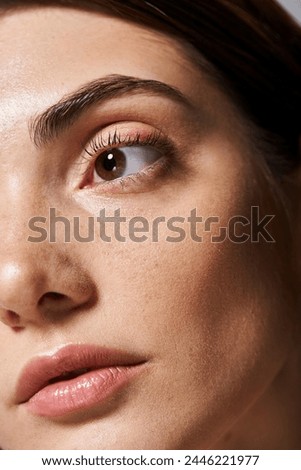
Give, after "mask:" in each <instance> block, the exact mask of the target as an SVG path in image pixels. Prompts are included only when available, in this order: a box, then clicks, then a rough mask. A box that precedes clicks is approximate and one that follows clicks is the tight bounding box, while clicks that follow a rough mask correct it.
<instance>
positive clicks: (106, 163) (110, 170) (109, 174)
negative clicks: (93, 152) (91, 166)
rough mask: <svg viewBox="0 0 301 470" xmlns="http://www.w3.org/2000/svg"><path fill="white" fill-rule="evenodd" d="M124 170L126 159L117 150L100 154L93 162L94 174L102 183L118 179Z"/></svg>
mask: <svg viewBox="0 0 301 470" xmlns="http://www.w3.org/2000/svg"><path fill="white" fill-rule="evenodd" d="M125 168H126V157H125V155H124V153H123V151H122V150H120V149H118V148H116V149H111V150H110V151H107V152H103V153H101V154H100V155H99V156H98V157H97V159H96V161H95V172H96V174H97V176H99V178H101V179H102V180H104V181H111V180H114V179H116V178H120V177H121V176H123V173H124V170H125Z"/></svg>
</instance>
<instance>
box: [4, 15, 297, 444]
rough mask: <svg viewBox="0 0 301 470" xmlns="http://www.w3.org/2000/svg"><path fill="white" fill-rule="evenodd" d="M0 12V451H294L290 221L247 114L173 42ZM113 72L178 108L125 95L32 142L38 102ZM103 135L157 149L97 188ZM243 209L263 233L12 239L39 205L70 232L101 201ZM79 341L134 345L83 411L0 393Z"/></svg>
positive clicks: (99, 18)
mask: <svg viewBox="0 0 301 470" xmlns="http://www.w3.org/2000/svg"><path fill="white" fill-rule="evenodd" d="M0 21H1V23H0V40H1V42H2V44H5V47H2V48H1V50H0V64H1V70H2V71H3V73H2V74H1V79H0V83H1V96H0V104H1V105H0V135H1V143H2V145H1V154H0V191H1V201H0V210H1V220H2V227H3V228H4V229H3V230H2V233H1V252H0V260H1V262H0V280H1V282H0V305H1V312H0V313H1V320H2V322H1V323H0V354H1V361H2V368H1V376H0V445H1V447H2V448H3V449H79V448H86V449H135V448H136V449H196V448H211V449H214V448H215V449H221V448H223V447H224V448H238V449H239V448H240V449H252V448H271V449H275V448H298V445H300V434H301V433H300V428H299V423H300V405H298V402H299V398H298V397H299V396H300V388H301V383H300V379H299V378H298V377H299V375H300V374H299V371H300V359H299V357H300V356H299V351H298V350H297V348H296V346H295V344H297V343H298V334H299V333H298V331H299V319H298V313H299V312H298V311H297V307H296V306H297V301H298V299H297V294H296V292H297V286H296V285H295V283H296V281H295V277H294V271H293V267H292V263H291V253H290V248H289V247H290V245H291V231H290V227H289V221H288V216H287V214H286V211H285V210H284V209H283V205H282V203H281V201H280V199H279V198H278V196H277V192H275V191H274V189H273V184H271V182H270V177H269V176H267V170H266V168H265V165H264V158H263V156H262V155H260V154H259V153H258V152H256V150H255V146H254V145H253V143H252V139H251V134H252V135H253V136H254V131H253V130H252V127H251V125H250V123H248V122H247V119H246V118H245V117H244V116H243V115H242V113H241V112H240V111H239V109H238V108H237V107H236V106H235V105H234V103H232V101H231V100H230V99H229V98H228V97H227V96H226V94H225V93H224V92H222V91H221V90H219V89H218V87H217V85H216V84H214V83H212V82H211V81H210V79H209V78H208V77H207V75H206V74H205V73H202V72H201V71H200V69H199V68H197V66H196V65H194V63H193V62H192V61H191V60H190V59H189V56H188V55H186V54H185V46H184V45H181V44H180V42H178V41H176V40H175V39H173V38H171V37H168V36H165V35H163V34H162V35H161V34H159V33H158V32H154V31H151V30H149V29H147V28H144V27H142V26H138V25H134V24H131V23H128V22H126V21H123V20H120V19H117V18H112V17H109V16H105V15H103V14H98V13H88V12H84V11H80V10H71V9H64V8H56V7H47V8H30V9H24V10H20V11H11V12H10V13H3V15H2V16H1V20H0ZM115 74H118V75H121V76H125V77H136V78H139V79H142V80H152V81H154V80H155V81H160V82H162V83H164V84H167V85H169V86H171V87H174V88H175V89H177V90H179V91H180V93H181V94H182V95H184V96H185V99H186V101H187V102H185V103H184V102H182V101H181V100H180V99H176V98H173V97H172V96H166V95H164V94H162V93H159V92H155V91H150V90H144V91H142V90H140V91H138V90H136V91H135V92H133V91H130V92H125V93H123V94H122V95H120V96H116V97H112V98H109V99H106V100H104V101H103V102H102V103H101V104H99V103H95V104H93V105H92V106H90V107H89V108H87V109H85V110H83V112H82V113H81V114H79V115H77V116H76V118H75V119H74V120H73V122H72V123H70V124H69V126H67V127H63V126H62V127H61V129H60V131H59V132H58V133H57V135H54V136H53V138H52V139H50V140H49V141H47V142H44V143H39V144H38V145H36V144H35V143H34V142H33V135H32V126H33V123H34V122H35V123H36V122H37V119H38V117H39V115H40V114H41V113H44V112H45V110H46V109H48V108H49V107H51V106H53V105H55V104H56V103H57V102H58V101H59V100H61V99H62V98H63V97H65V98H66V96H70V94H72V93H74V92H76V91H77V90H78V89H80V88H81V87H82V86H84V85H86V84H88V83H92V82H94V81H95V80H100V79H102V78H106V79H107V77H111V76H112V75H115ZM116 133H118V135H119V141H121V142H124V141H126V139H129V137H131V136H137V135H139V136H140V139H141V140H142V139H143V138H145V136H146V137H147V138H150V137H149V136H153V135H156V136H158V135H160V137H163V139H164V143H165V147H164V149H165V151H164V152H163V156H162V158H161V160H160V158H159V156H161V154H162V150H160V149H158V148H157V147H158V142H159V140H157V141H156V140H155V139H154V143H153V147H155V149H157V151H158V155H159V156H158V159H157V161H158V163H157V165H154V166H153V167H152V168H151V169H150V171H146V169H145V172H144V173H143V174H141V175H140V176H139V177H137V178H134V177H130V178H127V179H124V180H123V181H122V183H120V181H117V180H116V181H115V182H114V181H113V182H112V181H111V182H109V183H104V182H99V179H97V178H95V173H93V164H94V163H95V159H96V156H95V157H94V160H93V156H92V157H91V158H89V153H91V154H93V152H92V150H93V147H95V142H96V143H108V142H111V141H112V136H114V135H115V134H116ZM91 141H92V142H91ZM93 142H94V144H93ZM166 142H168V145H167V146H166ZM139 143H140V141H139V142H138V146H139ZM119 146H120V145H119ZM85 148H86V149H87V151H85ZM129 148H130V147H129ZM167 148H168V149H172V150H169V151H167V150H166V149H167ZM100 152H101V151H98V154H99V153H100ZM141 152H143V147H141ZM98 154H97V155H98ZM129 154H130V153H129ZM142 155H144V154H143V153H142ZM159 160H160V161H159ZM160 162H161V163H160ZM251 206H259V207H260V214H262V216H264V215H265V214H275V218H274V219H273V221H272V222H271V224H270V226H269V229H270V231H271V233H272V235H273V237H274V238H275V240H276V242H275V243H267V242H264V241H263V240H261V241H260V243H250V241H249V242H246V243H233V242H232V241H230V240H225V241H224V242H222V243H212V242H211V240H210V234H209V233H208V232H204V227H203V226H201V227H200V228H199V229H198V234H199V235H200V236H203V242H201V243H197V242H195V241H193V240H191V238H190V237H189V236H187V237H186V239H185V240H184V241H183V242H180V243H168V242H166V240H165V239H166V232H167V228H166V226H165V225H163V224H162V225H161V226H160V230H159V240H158V242H152V241H151V240H147V241H146V242H143V243H134V242H133V241H127V242H126V243H122V242H119V241H118V240H114V239H113V238H112V241H111V242H110V243H105V242H103V241H102V240H99V239H96V240H95V241H94V242H91V243H78V242H76V241H72V242H71V243H64V242H63V236H62V234H59V236H58V240H57V241H56V243H52V244H51V243H47V242H44V243H30V242H28V240H27V239H28V236H29V235H31V234H30V233H29V228H28V221H29V219H30V218H32V217H35V216H44V217H47V216H48V214H49V208H50V207H52V208H56V211H57V214H58V215H64V216H65V217H68V218H70V219H71V218H72V217H80V220H81V226H82V228H83V233H84V230H85V227H86V225H85V222H86V220H87V218H88V217H89V216H94V217H97V216H98V214H99V211H100V210H101V209H103V208H106V213H107V214H108V215H113V213H114V211H115V210H116V209H119V208H120V210H121V214H122V216H125V217H129V218H130V217H134V216H144V217H146V218H147V219H148V220H150V221H152V220H154V219H155V218H156V217H160V216H163V217H166V218H169V217H174V216H181V217H186V218H187V217H188V216H189V215H190V211H191V210H192V209H194V208H197V212H198V215H200V216H202V217H203V219H206V218H208V217H210V216H218V217H219V218H220V225H221V226H226V225H227V222H228V221H229V219H230V218H231V217H233V216H236V215H239V216H245V217H250V209H251ZM185 228H186V229H187V233H188V224H187V223H186V225H185ZM212 231H213V232H217V231H218V226H217V225H215V226H214V227H213V228H212ZM107 233H108V235H110V234H111V235H112V233H111V232H110V229H108V232H107ZM50 293H58V294H61V295H60V296H53V295H50ZM12 312H13V313H12ZM16 326H17V328H16ZM79 343H81V344H97V345H102V346H104V347H108V348H117V349H121V350H125V351H128V352H130V353H133V354H137V355H139V356H140V357H142V358H143V360H144V361H145V362H146V364H145V368H144V371H143V373H142V374H140V375H138V376H137V377H135V379H134V380H132V381H131V382H130V383H129V384H128V385H127V386H126V387H125V388H123V389H122V390H121V391H120V392H119V393H117V394H114V396H112V397H110V399H109V400H107V401H106V402H105V403H103V404H101V405H99V406H96V407H92V408H91V409H89V410H88V411H87V410H85V412H76V413H71V414H70V415H68V416H63V417H59V418H55V419H50V418H41V417H39V416H35V415H33V414H31V413H29V412H28V410H27V409H26V408H25V407H24V406H23V405H20V404H18V403H16V400H15V389H16V384H17V381H18V378H19V376H20V373H21V371H22V369H23V368H24V366H25V365H26V364H28V362H29V361H30V360H31V359H32V358H35V357H37V356H39V355H43V354H49V353H50V352H51V351H55V350H57V349H59V348H61V347H62V346H63V345H67V344H79Z"/></svg>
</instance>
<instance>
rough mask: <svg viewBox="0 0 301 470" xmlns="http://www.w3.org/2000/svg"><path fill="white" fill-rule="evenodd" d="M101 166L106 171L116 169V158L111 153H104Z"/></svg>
mask: <svg viewBox="0 0 301 470" xmlns="http://www.w3.org/2000/svg"><path fill="white" fill-rule="evenodd" d="M103 167H104V169H105V170H106V171H112V170H116V160H115V158H114V155H113V154H112V153H109V154H107V155H105V157H104V160H103Z"/></svg>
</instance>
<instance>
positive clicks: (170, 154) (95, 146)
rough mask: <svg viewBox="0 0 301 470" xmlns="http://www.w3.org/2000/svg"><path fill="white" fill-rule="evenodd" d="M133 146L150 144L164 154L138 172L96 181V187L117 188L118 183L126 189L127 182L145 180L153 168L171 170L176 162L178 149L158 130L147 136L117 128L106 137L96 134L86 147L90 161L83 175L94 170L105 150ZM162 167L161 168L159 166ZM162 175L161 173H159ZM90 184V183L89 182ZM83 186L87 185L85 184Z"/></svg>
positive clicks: (85, 158)
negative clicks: (130, 133)
mask: <svg viewBox="0 0 301 470" xmlns="http://www.w3.org/2000/svg"><path fill="white" fill-rule="evenodd" d="M132 146H141V147H143V146H150V147H154V148H155V149H157V150H158V151H160V152H161V153H162V156H161V157H159V158H158V160H156V161H155V162H154V163H153V164H152V165H150V166H148V167H146V168H144V169H143V170H142V171H140V172H138V173H134V174H131V175H127V176H124V177H120V178H116V179H115V180H112V181H104V182H103V183H94V186H95V187H99V186H100V185H101V186H105V187H106V188H108V189H115V188H116V185H119V189H120V187H121V190H122V191H125V190H126V189H127V188H126V187H125V186H126V183H130V185H131V184H137V183H143V182H145V179H147V178H148V179H149V178H150V175H149V173H150V172H152V170H155V169H159V173H160V169H161V170H162V173H163V174H166V173H167V172H169V171H171V169H172V162H174V157H175V154H176V149H175V146H174V144H173V143H172V142H171V141H170V140H169V139H168V138H167V137H166V136H164V135H163V134H162V133H161V132H160V131H158V130H152V131H150V132H149V133H148V134H146V135H145V136H143V137H142V136H141V132H139V131H137V132H136V133H135V134H134V135H129V134H125V135H124V136H123V135H122V133H121V132H120V131H119V130H118V129H117V128H115V130H114V132H109V133H108V134H107V136H106V137H104V135H103V134H98V135H96V136H95V137H94V138H93V139H92V140H91V141H90V142H89V145H88V146H87V147H84V152H85V154H84V156H83V158H84V160H85V161H88V163H89V165H88V168H87V169H86V170H85V171H84V172H83V174H82V177H85V176H86V175H87V174H91V172H93V165H94V163H95V161H96V159H97V158H98V157H99V156H100V155H101V154H102V153H103V152H105V151H108V150H111V149H114V148H123V147H132ZM157 167H160V168H157ZM159 176H160V175H159ZM88 185H89V184H88ZM83 186H87V184H84V185H83Z"/></svg>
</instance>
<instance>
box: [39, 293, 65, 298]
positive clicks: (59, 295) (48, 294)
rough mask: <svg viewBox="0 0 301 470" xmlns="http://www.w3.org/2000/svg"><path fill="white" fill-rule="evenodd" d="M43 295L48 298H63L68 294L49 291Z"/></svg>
mask: <svg viewBox="0 0 301 470" xmlns="http://www.w3.org/2000/svg"><path fill="white" fill-rule="evenodd" d="M43 297H44V298H46V299H52V300H61V299H64V298H65V297H66V296H65V295H64V294H60V293H59V292H47V294H44V296H43Z"/></svg>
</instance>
